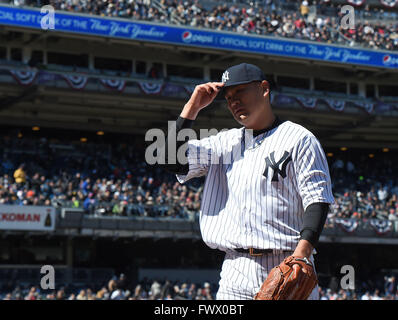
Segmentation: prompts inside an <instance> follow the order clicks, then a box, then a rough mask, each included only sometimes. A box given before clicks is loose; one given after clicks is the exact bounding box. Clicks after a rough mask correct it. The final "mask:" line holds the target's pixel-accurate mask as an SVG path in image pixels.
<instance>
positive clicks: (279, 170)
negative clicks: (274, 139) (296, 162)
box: [263, 151, 292, 181]
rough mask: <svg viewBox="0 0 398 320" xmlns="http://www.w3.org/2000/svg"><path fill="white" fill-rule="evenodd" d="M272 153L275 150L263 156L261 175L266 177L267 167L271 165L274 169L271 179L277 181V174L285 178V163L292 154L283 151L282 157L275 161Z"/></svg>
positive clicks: (290, 158)
mask: <svg viewBox="0 0 398 320" xmlns="http://www.w3.org/2000/svg"><path fill="white" fill-rule="evenodd" d="M274 154H275V151H273V152H271V154H270V155H269V157H266V158H265V163H266V166H265V170H264V173H263V176H264V177H266V178H267V177H268V168H270V167H271V168H272V169H273V170H274V174H273V176H272V181H278V174H280V175H281V177H282V178H286V167H287V164H288V163H289V162H290V161H291V160H292V156H291V155H290V153H289V152H287V151H285V152H284V154H283V156H282V158H281V159H280V160H279V161H278V162H276V161H275V157H274ZM281 166H282V167H281Z"/></svg>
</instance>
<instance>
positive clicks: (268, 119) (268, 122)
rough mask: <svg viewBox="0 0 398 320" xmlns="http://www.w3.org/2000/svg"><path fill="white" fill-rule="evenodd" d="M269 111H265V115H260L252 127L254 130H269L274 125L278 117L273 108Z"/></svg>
mask: <svg viewBox="0 0 398 320" xmlns="http://www.w3.org/2000/svg"><path fill="white" fill-rule="evenodd" d="M267 111H269V112H266V113H264V114H263V116H262V117H260V118H259V119H258V121H256V123H255V124H254V125H253V126H252V127H251V128H250V129H252V130H253V131H254V132H257V131H264V130H265V131H267V129H269V128H270V127H271V126H272V125H273V123H274V122H275V120H276V117H275V115H274V114H273V112H272V110H270V109H268V110H267Z"/></svg>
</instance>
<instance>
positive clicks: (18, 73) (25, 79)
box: [10, 69, 38, 86]
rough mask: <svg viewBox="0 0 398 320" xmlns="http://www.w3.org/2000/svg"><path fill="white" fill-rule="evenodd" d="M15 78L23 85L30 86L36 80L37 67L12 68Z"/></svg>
mask: <svg viewBox="0 0 398 320" xmlns="http://www.w3.org/2000/svg"><path fill="white" fill-rule="evenodd" d="M10 72H11V74H12V76H13V77H14V79H15V80H16V81H17V82H18V83H19V84H20V85H22V86H29V85H31V84H32V83H33V81H35V79H36V76H37V73H38V72H37V69H26V70H10Z"/></svg>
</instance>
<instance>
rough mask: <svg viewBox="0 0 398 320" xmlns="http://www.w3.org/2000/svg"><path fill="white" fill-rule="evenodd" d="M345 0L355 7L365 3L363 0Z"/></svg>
mask: <svg viewBox="0 0 398 320" xmlns="http://www.w3.org/2000/svg"><path fill="white" fill-rule="evenodd" d="M347 2H348V3H349V4H352V5H353V6H355V7H360V6H362V5H363V4H364V3H365V0H347Z"/></svg>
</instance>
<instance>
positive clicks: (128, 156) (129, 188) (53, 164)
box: [0, 136, 398, 220]
mask: <svg viewBox="0 0 398 320" xmlns="http://www.w3.org/2000/svg"><path fill="white" fill-rule="evenodd" d="M0 147H1V150H0V203H2V204H15V205H45V206H55V207H61V206H63V207H69V208H83V209H84V210H85V212H86V213H87V214H90V215H95V216H109V215H113V216H126V217H129V216H138V217H170V218H184V219H195V217H196V216H197V215H198V211H199V209H200V202H201V195H202V185H203V179H204V178H200V179H193V180H191V181H190V182H189V183H186V184H183V185H181V184H180V183H178V182H177V180H176V178H175V176H174V175H172V174H170V173H167V172H165V171H163V170H162V169H161V168H159V167H156V166H150V165H148V164H147V163H146V161H145V159H144V156H143V155H144V153H145V152H144V150H142V146H141V147H140V146H138V145H134V144H130V145H127V144H125V143H120V144H117V143H115V144H97V143H88V142H84V143H83V142H77V143H72V142H71V141H65V142H55V141H53V140H48V139H46V138H40V139H38V138H29V137H22V138H15V139H11V138H10V137H9V136H3V137H2V138H1V139H0ZM346 152H347V153H346V155H345V156H346V157H347V159H345V160H343V158H339V157H338V156H335V157H328V160H329V167H330V171H331V177H332V185H333V191H334V195H335V200H336V201H335V204H333V205H332V206H331V210H330V213H329V218H335V217H338V218H353V219H374V218H376V219H388V220H397V219H398V201H397V196H398V177H397V172H395V170H394V168H395V166H394V161H396V159H395V158H396V156H393V154H387V153H385V154H380V155H378V156H377V158H373V159H371V158H368V159H364V158H361V157H357V155H356V154H355V153H353V154H352V155H351V156H350V151H346ZM22 161H23V163H22Z"/></svg>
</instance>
